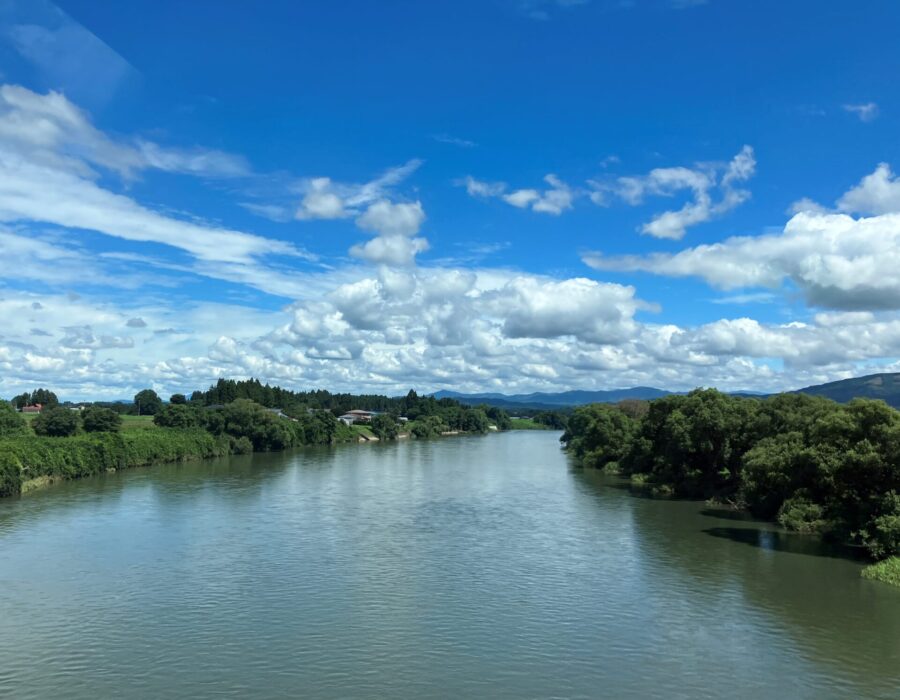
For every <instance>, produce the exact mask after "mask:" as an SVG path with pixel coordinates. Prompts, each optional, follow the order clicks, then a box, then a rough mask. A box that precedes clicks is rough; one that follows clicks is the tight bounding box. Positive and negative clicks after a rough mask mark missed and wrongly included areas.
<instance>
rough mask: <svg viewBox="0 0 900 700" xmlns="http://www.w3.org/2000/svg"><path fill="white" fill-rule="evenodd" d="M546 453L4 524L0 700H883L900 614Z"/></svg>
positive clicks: (709, 518)
mask: <svg viewBox="0 0 900 700" xmlns="http://www.w3.org/2000/svg"><path fill="white" fill-rule="evenodd" d="M557 438H558V435H556V434H554V433H550V434H546V433H536V434H527V433H526V434H523V433H512V434H502V435H491V436H487V437H485V438H458V439H447V440H440V441H431V442H413V443H409V442H406V443H402V444H398V445H379V446H366V447H364V448H358V447H355V446H351V447H347V448H337V449H333V450H332V449H312V450H306V451H300V452H296V453H292V454H289V455H255V456H253V457H252V458H248V457H244V458H232V459H230V460H219V461H217V462H209V463H203V464H193V465H171V466H163V467H159V468H153V469H147V470H137V471H134V472H130V473H122V474H114V475H110V476H107V477H103V478H99V479H93V480H86V481H84V482H80V483H73V484H65V485H61V486H59V487H57V488H54V489H50V490H47V491H45V492H43V493H40V494H35V495H34V496H31V497H28V498H24V499H21V500H19V501H14V502H13V501H9V502H5V503H2V504H0V552H2V557H0V588H2V590H3V595H2V596H0V696H2V695H9V696H11V697H17V698H20V697H21V698H49V697H72V698H95V697H108V696H109V697H112V696H120V695H137V696H142V697H154V696H182V697H184V696H190V697H211V696H226V697H241V698H246V697H278V696H281V697H297V696H303V697H311V698H343V697H359V698H366V697H372V698H376V697H379V698H380V697H396V698H404V697H409V698H412V697H414V698H429V697H435V698H437V697H457V696H468V697H491V698H504V697H507V698H522V697H541V698H552V697H566V698H579V697H581V698H593V697H598V696H602V697H616V698H646V697H666V698H677V697H684V698H699V697H710V698H712V697H715V698H718V697H734V698H744V697H746V698H759V697H796V698H816V699H818V698H843V697H872V698H889V697H894V698H896V697H898V696H900V694H898V693H897V692H896V690H897V688H898V687H900V673H898V669H900V644H898V640H900V594H897V592H896V591H894V590H892V589H888V588H887V587H883V586H882V587H879V586H878V585H877V584H873V583H871V582H863V581H861V580H860V579H859V577H858V570H859V565H858V564H857V563H855V562H852V561H849V560H846V559H840V558H834V557H821V556H812V555H811V553H810V552H808V551H806V550H804V549H802V548H801V549H797V548H796V547H794V548H793V549H792V547H793V545H791V546H786V545H785V543H784V542H780V541H777V540H772V537H771V536H769V535H760V534H758V533H757V531H759V530H760V528H765V527H768V526H763V525H760V524H758V523H753V522H736V521H734V520H729V519H723V518H720V517H717V516H716V515H715V514H714V513H713V514H710V513H705V512H704V508H703V507H702V506H701V505H699V504H693V503H684V502H660V501H652V500H647V499H641V498H634V497H632V496H631V495H630V494H629V493H628V491H627V490H622V489H620V488H613V487H612V485H611V484H610V483H609V482H608V480H604V479H602V478H598V477H597V476H596V475H593V474H583V473H580V472H578V471H572V470H570V469H569V468H568V466H567V464H566V461H565V457H564V456H563V455H562V454H561V453H560V451H559V448H558V444H557ZM741 529H746V533H744V532H738V530H741ZM712 531H716V532H718V533H719V535H718V536H717V535H716V534H711V532H712ZM723 533H724V534H725V535H727V536H721V535H723ZM767 538H768V539H767ZM767 541H769V542H770V544H772V546H771V547H766V546H761V543H762V544H765V542H767ZM776 545H777V546H776ZM783 545H785V546H783Z"/></svg>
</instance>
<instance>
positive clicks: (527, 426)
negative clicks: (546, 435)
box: [510, 418, 550, 430]
mask: <svg viewBox="0 0 900 700" xmlns="http://www.w3.org/2000/svg"><path fill="white" fill-rule="evenodd" d="M510 420H511V422H512V429H513V430H550V428H549V427H547V426H546V425H543V424H542V423H535V422H534V421H533V420H531V418H512V419H510Z"/></svg>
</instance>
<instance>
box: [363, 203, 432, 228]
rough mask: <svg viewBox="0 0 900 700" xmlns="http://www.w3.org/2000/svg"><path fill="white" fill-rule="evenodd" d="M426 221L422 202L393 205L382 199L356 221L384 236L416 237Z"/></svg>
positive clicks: (371, 205)
mask: <svg viewBox="0 0 900 700" xmlns="http://www.w3.org/2000/svg"><path fill="white" fill-rule="evenodd" d="M424 221H425V211H424V209H422V204H421V202H413V203H400V204H393V203H391V202H389V201H388V200H386V199H381V200H378V201H377V202H374V203H373V204H370V205H369V207H368V208H367V209H366V210H365V212H363V213H362V214H361V215H360V216H359V217H358V218H357V219H356V225H357V226H359V228H361V229H362V230H363V231H373V232H375V233H378V234H380V235H382V236H414V235H415V234H417V233H418V232H419V229H420V228H421V227H422V224H423V223H424Z"/></svg>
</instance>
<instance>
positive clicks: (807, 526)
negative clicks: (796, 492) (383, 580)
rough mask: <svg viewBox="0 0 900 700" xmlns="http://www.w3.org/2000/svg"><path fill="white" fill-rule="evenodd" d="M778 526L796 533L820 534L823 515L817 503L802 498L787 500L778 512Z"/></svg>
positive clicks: (822, 526)
mask: <svg viewBox="0 0 900 700" xmlns="http://www.w3.org/2000/svg"><path fill="white" fill-rule="evenodd" d="M777 520H778V524H779V525H781V526H782V527H785V528H787V529H788V530H794V531H796V532H822V530H823V529H825V526H826V520H825V513H824V510H823V508H822V506H820V505H819V504H818V503H813V502H812V501H810V500H808V499H807V498H805V497H803V496H795V497H794V498H789V499H787V500H786V501H785V502H784V503H783V504H782V506H781V508H780V509H779V511H778V517H777Z"/></svg>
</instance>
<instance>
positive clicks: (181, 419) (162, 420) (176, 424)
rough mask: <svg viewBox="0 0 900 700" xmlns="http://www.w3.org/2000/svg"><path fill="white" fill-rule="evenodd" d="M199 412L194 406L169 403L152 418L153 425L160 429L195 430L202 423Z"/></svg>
mask: <svg viewBox="0 0 900 700" xmlns="http://www.w3.org/2000/svg"><path fill="white" fill-rule="evenodd" d="M201 411H203V409H202V408H197V407H195V406H188V405H186V404H178V403H171V404H169V405H168V406H164V407H163V408H162V409H161V410H160V411H159V412H158V413H157V414H156V415H155V416H153V423H154V424H156V425H158V426H159V427H161V428H182V429H184V428H197V427H199V426H201V425H203V422H204V421H203V417H202V414H201Z"/></svg>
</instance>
